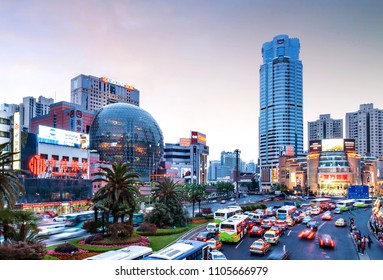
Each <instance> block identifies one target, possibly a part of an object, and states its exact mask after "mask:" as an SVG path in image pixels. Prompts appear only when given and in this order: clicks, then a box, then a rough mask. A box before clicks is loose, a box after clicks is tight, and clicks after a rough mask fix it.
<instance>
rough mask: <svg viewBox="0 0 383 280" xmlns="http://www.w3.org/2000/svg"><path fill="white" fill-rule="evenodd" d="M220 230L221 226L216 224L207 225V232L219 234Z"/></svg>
mask: <svg viewBox="0 0 383 280" xmlns="http://www.w3.org/2000/svg"><path fill="white" fill-rule="evenodd" d="M218 229H219V225H218V224H216V223H208V224H207V225H206V230H207V231H208V232H215V233H217V232H218Z"/></svg>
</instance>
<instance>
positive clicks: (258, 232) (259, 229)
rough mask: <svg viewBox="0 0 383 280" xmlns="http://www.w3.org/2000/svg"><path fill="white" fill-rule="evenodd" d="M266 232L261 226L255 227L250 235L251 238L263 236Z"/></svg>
mask: <svg viewBox="0 0 383 280" xmlns="http://www.w3.org/2000/svg"><path fill="white" fill-rule="evenodd" d="M264 232H265V229H264V228H263V227H260V226H253V227H252V228H251V229H250V231H249V235H250V237H253V236H262V235H263V234H264Z"/></svg>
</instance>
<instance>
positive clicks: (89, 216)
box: [65, 211, 94, 227]
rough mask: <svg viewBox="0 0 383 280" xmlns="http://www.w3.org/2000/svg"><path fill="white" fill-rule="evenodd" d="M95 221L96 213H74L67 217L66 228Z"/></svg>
mask: <svg viewBox="0 0 383 280" xmlns="http://www.w3.org/2000/svg"><path fill="white" fill-rule="evenodd" d="M93 219H94V211H82V212H78V213H72V214H68V215H66V221H65V226H67V227H75V226H77V225H79V224H80V223H82V222H85V221H88V220H93Z"/></svg>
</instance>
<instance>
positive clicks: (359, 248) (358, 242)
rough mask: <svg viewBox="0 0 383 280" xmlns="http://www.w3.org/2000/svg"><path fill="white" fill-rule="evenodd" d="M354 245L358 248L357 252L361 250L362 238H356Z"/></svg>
mask: <svg viewBox="0 0 383 280" xmlns="http://www.w3.org/2000/svg"><path fill="white" fill-rule="evenodd" d="M356 246H357V248H358V253H360V251H361V248H362V247H361V246H362V240H361V239H360V238H358V239H357V240H356Z"/></svg>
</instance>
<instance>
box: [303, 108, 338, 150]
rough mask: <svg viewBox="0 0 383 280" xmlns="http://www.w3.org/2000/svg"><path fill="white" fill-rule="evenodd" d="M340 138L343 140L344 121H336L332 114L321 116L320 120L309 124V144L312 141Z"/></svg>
mask: <svg viewBox="0 0 383 280" xmlns="http://www.w3.org/2000/svg"><path fill="white" fill-rule="evenodd" d="M338 138H343V120H342V119H338V120H334V119H332V118H331V115H330V114H324V115H319V120H316V121H312V122H308V143H310V141H312V140H322V139H338ZM309 146H310V144H309V145H308V147H309Z"/></svg>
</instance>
